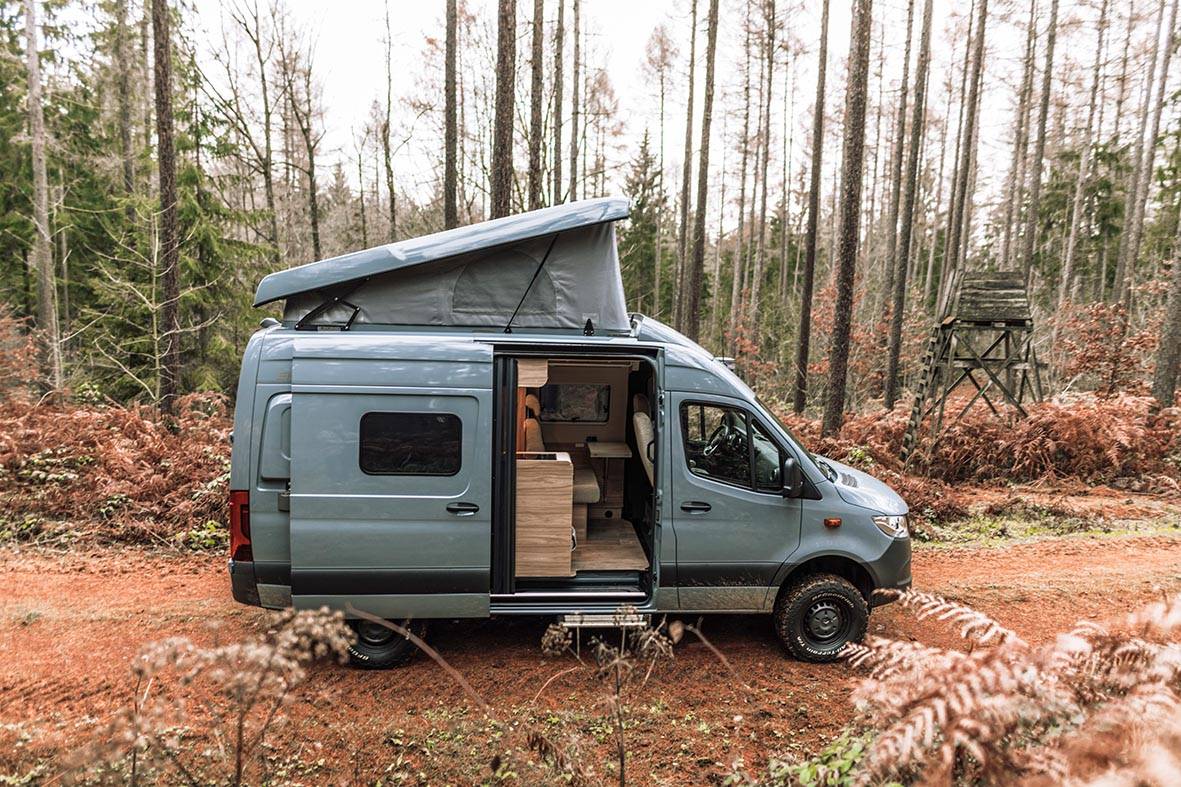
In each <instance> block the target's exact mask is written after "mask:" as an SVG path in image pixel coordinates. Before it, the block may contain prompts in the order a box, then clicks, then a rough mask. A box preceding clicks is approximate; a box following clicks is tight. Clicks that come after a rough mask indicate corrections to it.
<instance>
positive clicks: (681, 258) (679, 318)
mask: <svg viewBox="0 0 1181 787" xmlns="http://www.w3.org/2000/svg"><path fill="white" fill-rule="evenodd" d="M689 8H690V10H689V19H690V26H691V27H690V31H689V91H688V92H689V94H688V98H686V100H685V101H686V104H685V153H684V157H683V158H682V159H681V204H680V211H681V225H680V236H679V237H678V239H677V275H676V285H675V286H674V287H673V327H675V328H677V329H678V330H679V329H682V328H683V327H684V311H685V310H684V304H685V269H686V267H687V266H688V259H689V184H690V183H691V182H692V180H693V80H694V69H695V67H696V64H697V0H691V3H690V6H689Z"/></svg>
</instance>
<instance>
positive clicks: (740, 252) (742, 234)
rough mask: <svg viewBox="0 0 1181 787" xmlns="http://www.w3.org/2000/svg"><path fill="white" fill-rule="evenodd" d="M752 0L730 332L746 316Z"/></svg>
mask: <svg viewBox="0 0 1181 787" xmlns="http://www.w3.org/2000/svg"><path fill="white" fill-rule="evenodd" d="M750 8H751V0H747V2H746V21H745V28H746V37H745V41H744V46H743V70H742V74H743V77H742V140H741V143H742V158H741V163H740V164H739V167H738V232H737V234H736V236H735V237H736V240H735V244H734V271H733V276H732V279H731V282H730V334H731V336H734V335H735V334H736V333H737V331H738V325H739V322H741V321H742V320H743V319H744V318H745V314H746V309H745V307H744V306H743V297H744V296H743V292H742V290H743V284H744V282H745V281H746V264H745V263H746V170H747V164H748V162H749V159H750V73H751V72H750V49H751V34H750V33H751V14H750ZM752 198H753V197H752Z"/></svg>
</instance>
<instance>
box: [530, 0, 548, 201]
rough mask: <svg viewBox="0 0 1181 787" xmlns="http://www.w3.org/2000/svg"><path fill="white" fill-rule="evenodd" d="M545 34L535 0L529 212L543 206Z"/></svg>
mask: <svg viewBox="0 0 1181 787" xmlns="http://www.w3.org/2000/svg"><path fill="white" fill-rule="evenodd" d="M544 34H545V14H544V3H543V0H533V55H532V61H533V62H532V63H531V64H530V65H531V74H532V84H531V85H530V92H531V95H530V96H529V103H530V112H529V210H537V209H538V208H540V207H541V205H542V197H541V174H542V173H541V135H542V133H543V130H542V126H541V114H542V113H541V103H542V101H543V100H544V96H543V83H542V73H541V58H542V54H543V49H544V48H543V46H542V41H543V40H544V39H543V36H544Z"/></svg>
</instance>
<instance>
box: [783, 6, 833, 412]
mask: <svg viewBox="0 0 1181 787" xmlns="http://www.w3.org/2000/svg"><path fill="white" fill-rule="evenodd" d="M828 3H829V0H824V5H823V6H822V10H821V12H820V55H819V64H818V66H817V69H818V72H817V75H816V105H815V107H814V108H813V110H812V169H811V172H810V173H809V178H810V187H809V189H808V231H807V234H806V235H805V236H804V279H803V281H802V282H800V331H799V335H798V342H797V344H796V384H795V391H794V393H793V398H792V410H794V411H795V412H796V413H802V412H804V406H805V405H806V404H807V401H808V353H809V349H810V348H809V343H810V340H811V336H812V286H813V283H814V281H815V278H816V236H817V234H818V233H819V230H820V167H821V159H822V158H823V153H824V98H825V92H824V78H825V74H826V72H827V71H828Z"/></svg>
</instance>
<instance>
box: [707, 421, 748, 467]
mask: <svg viewBox="0 0 1181 787" xmlns="http://www.w3.org/2000/svg"><path fill="white" fill-rule="evenodd" d="M734 420H735V419H734V414H733V413H730V412H727V413H726V414H725V415H723V416H722V422H721V423H720V424H718V427H717V428H716V429H714V430H713V433H712V434H710V436H709V442H708V443H707V444H706V446H705V450H703V451H702V452H701V453H702V454H704V455H705V456H713V455H714V454H716V453H717V452H718V451H719V450H721V449H722V448H723V447H728V448H732V447H734V446H735V445H736V444H737V443H738V441H739V440H742V439H743V438H744V437H745V435H744V434H743V430H741V429H738V428H736V427H735V424H734Z"/></svg>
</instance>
